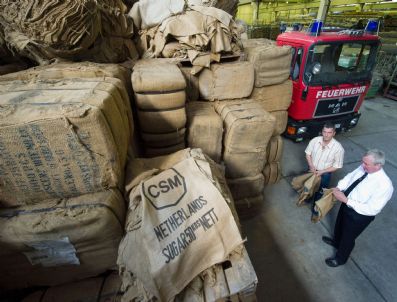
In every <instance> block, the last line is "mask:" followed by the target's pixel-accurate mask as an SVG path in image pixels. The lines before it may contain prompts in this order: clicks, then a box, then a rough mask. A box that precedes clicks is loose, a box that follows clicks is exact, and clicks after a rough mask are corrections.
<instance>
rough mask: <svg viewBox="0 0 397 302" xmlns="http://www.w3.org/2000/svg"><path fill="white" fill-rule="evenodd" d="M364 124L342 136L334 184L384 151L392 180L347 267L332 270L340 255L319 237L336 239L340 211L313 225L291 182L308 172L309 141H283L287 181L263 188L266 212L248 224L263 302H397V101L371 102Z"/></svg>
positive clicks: (244, 223) (365, 110) (364, 109)
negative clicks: (330, 262) (373, 151)
mask: <svg viewBox="0 0 397 302" xmlns="http://www.w3.org/2000/svg"><path fill="white" fill-rule="evenodd" d="M361 112H362V116H361V119H360V121H359V123H358V125H357V126H356V128H355V129H353V130H352V131H351V132H348V133H343V134H338V135H337V136H336V138H337V139H338V140H339V141H340V142H341V143H342V145H343V146H344V148H345V159H344V167H343V168H342V169H341V170H339V171H337V172H336V173H335V174H334V176H333V179H332V183H331V185H333V186H334V185H336V183H337V181H338V180H339V179H340V178H341V177H343V176H344V175H345V174H346V173H348V172H350V171H352V170H353V169H355V168H356V167H357V166H358V165H359V164H360V161H361V157H362V154H363V153H364V152H365V151H366V150H368V149H370V148H379V149H381V150H383V151H384V152H385V153H386V165H385V170H386V172H387V174H388V175H389V177H390V178H391V180H392V181H393V184H394V188H395V192H394V194H393V197H392V199H391V201H389V203H388V204H387V205H386V207H385V208H384V209H383V211H382V212H381V213H380V214H378V215H377V216H376V218H375V220H374V221H373V222H372V223H371V225H370V226H369V227H368V228H367V229H366V230H365V231H364V233H362V234H361V236H360V237H359V238H358V239H357V240H356V246H355V248H354V250H353V253H352V255H351V257H350V259H349V260H348V262H347V263H346V264H345V265H344V266H340V267H337V268H330V267H328V266H327V265H326V264H325V262H324V260H325V259H326V258H328V257H330V256H333V254H334V249H333V248H332V247H331V246H329V245H326V244H325V243H323V242H322V240H321V236H323V235H327V236H329V235H332V232H333V226H334V222H335V219H336V215H337V210H338V208H339V206H336V207H335V208H334V209H333V210H332V211H331V212H330V213H329V214H328V216H326V217H325V218H324V221H321V222H319V223H316V224H314V223H312V222H311V221H310V216H311V213H310V208H309V207H308V206H304V207H299V208H298V207H297V206H296V205H295V201H296V199H297V197H298V194H297V193H296V192H295V191H294V190H293V189H292V187H291V185H290V181H291V179H292V177H294V176H296V175H299V174H301V173H302V172H304V171H305V170H306V161H305V156H304V150H305V148H306V146H307V143H308V141H304V142H303V143H294V142H292V141H290V140H287V139H284V142H285V145H284V153H283V158H282V162H281V164H282V175H283V178H282V179H281V181H280V182H279V183H278V184H275V185H272V186H268V187H267V188H266V189H265V202H264V207H263V210H262V211H261V213H260V214H258V215H257V216H256V217H254V218H252V219H250V220H245V221H242V226H243V231H244V232H245V235H246V237H247V239H248V241H247V244H246V245H247V249H248V252H249V256H250V258H251V261H252V263H253V265H254V268H255V271H256V273H257V276H258V279H259V284H258V288H257V298H258V301H272V302H273V301H288V302H293V301H300V302H301V301H305V302H306V301H316V302H321V301H324V302H332V301H338V302H344V301H349V302H350V301H360V302H361V301H370V302H377V301H389V302H392V301H397V203H396V196H397V101H393V100H390V99H385V98H380V97H379V98H375V99H369V100H365V102H364V104H363V106H362V109H361Z"/></svg>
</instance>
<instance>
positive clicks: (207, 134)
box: [186, 102, 223, 163]
mask: <svg viewBox="0 0 397 302" xmlns="http://www.w3.org/2000/svg"><path fill="white" fill-rule="evenodd" d="M186 109H187V117H188V136H187V143H188V146H189V147H190V148H201V150H203V152H204V153H205V154H207V155H208V156H209V157H210V158H211V159H212V160H214V161H215V162H217V163H219V162H220V160H221V155H222V135H223V123H222V119H221V117H220V116H219V115H218V114H217V113H216V111H215V109H214V107H213V106H212V104H211V103H208V102H193V103H188V104H187V106H186Z"/></svg>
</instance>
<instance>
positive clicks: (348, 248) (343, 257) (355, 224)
mask: <svg viewBox="0 0 397 302" xmlns="http://www.w3.org/2000/svg"><path fill="white" fill-rule="evenodd" d="M374 219H375V216H365V215H361V214H359V213H357V212H356V211H354V210H353V209H352V208H350V207H348V206H347V205H346V204H345V203H342V204H341V206H340V208H339V212H338V217H337V218H336V223H335V228H334V241H335V245H336V248H337V250H338V251H337V252H336V260H337V261H338V262H339V263H340V264H344V263H346V261H347V259H348V258H349V256H350V253H351V252H352V250H353V248H354V244H355V240H356V238H357V237H358V236H359V235H360V234H361V233H362V231H364V230H365V228H366V227H367V226H368V225H369V224H370V223H371V222H372V221H373V220H374Z"/></svg>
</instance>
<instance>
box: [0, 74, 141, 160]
mask: <svg viewBox="0 0 397 302" xmlns="http://www.w3.org/2000/svg"><path fill="white" fill-rule="evenodd" d="M107 80H108V81H105V78H102V79H100V78H84V79H75V78H73V79H64V80H63V79H62V80H61V79H56V80H49V79H45V80H31V81H10V82H1V81H0V96H1V100H0V104H14V103H15V99H16V98H17V99H18V100H19V104H23V103H29V104H41V105H43V104H46V106H51V104H54V103H62V104H70V103H83V104H90V105H92V106H95V107H97V108H98V109H100V110H101V112H102V113H103V115H104V116H105V118H106V120H107V122H108V124H109V126H110V129H111V131H112V135H113V137H114V138H115V140H116V141H117V145H116V147H117V149H118V154H119V156H120V160H121V162H120V165H122V166H124V164H125V160H126V156H127V148H128V147H127V146H128V142H129V138H130V133H131V132H132V131H133V128H131V127H133V122H132V112H131V108H130V107H129V104H126V103H125V99H123V97H122V96H121V95H120V93H119V89H118V88H117V86H116V85H114V84H115V83H114V81H117V82H119V84H121V83H120V81H119V80H117V79H114V78H107ZM124 92H125V90H124ZM125 93H126V92H125Z"/></svg>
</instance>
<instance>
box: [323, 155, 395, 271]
mask: <svg viewBox="0 0 397 302" xmlns="http://www.w3.org/2000/svg"><path fill="white" fill-rule="evenodd" d="M384 164H385V155H384V153H383V152H382V151H379V150H377V149H372V150H369V151H367V152H366V153H365V155H364V156H363V158H362V164H361V165H360V166H359V167H358V168H357V169H355V170H354V171H353V172H351V173H349V174H347V175H346V176H345V177H344V178H343V179H342V180H340V181H339V182H338V185H337V187H336V188H333V189H332V193H333V194H334V196H335V198H336V199H337V200H339V201H340V202H341V203H342V204H341V206H340V208H339V212H338V216H337V218H336V222H335V228H334V238H333V239H332V238H329V237H326V236H323V238H322V239H323V241H324V242H325V243H327V244H329V245H332V246H333V247H335V248H336V249H337V252H336V255H335V257H332V258H328V259H326V260H325V263H326V264H327V265H328V266H330V267H336V266H339V265H343V264H345V263H346V261H347V259H348V258H349V256H350V253H351V252H352V250H353V248H354V243H355V240H356V238H357V237H358V236H359V235H360V234H361V233H362V231H364V229H365V228H366V227H367V226H368V225H369V224H370V223H371V222H372V221H373V220H374V219H375V215H376V214H378V213H379V212H380V211H381V210H382V209H383V207H384V206H385V205H386V203H387V202H388V201H389V200H390V198H391V196H392V194H393V185H392V182H391V180H390V178H389V177H388V176H387V175H386V173H385V171H384V170H383V165H384Z"/></svg>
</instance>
